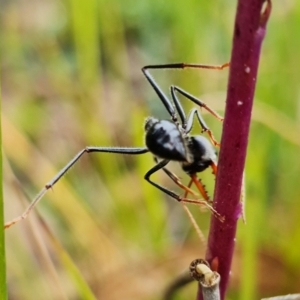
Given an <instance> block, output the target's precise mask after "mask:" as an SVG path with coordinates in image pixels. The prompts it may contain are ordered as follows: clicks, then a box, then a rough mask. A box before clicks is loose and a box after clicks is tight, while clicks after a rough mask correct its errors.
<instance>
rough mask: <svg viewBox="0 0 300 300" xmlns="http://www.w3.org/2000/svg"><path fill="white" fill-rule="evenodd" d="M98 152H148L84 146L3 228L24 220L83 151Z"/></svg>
mask: <svg viewBox="0 0 300 300" xmlns="http://www.w3.org/2000/svg"><path fill="white" fill-rule="evenodd" d="M92 152H100V153H116V154H129V155H139V154H144V153H147V152H149V150H148V149H147V148H126V147H115V148H114V147H86V148H84V149H83V150H81V151H80V152H78V153H77V154H76V155H75V156H74V158H73V159H72V160H71V161H70V162H69V163H68V164H67V165H66V166H65V167H63V168H62V169H61V170H60V171H59V172H58V173H57V174H56V175H55V176H54V177H53V178H52V179H51V180H50V181H49V182H48V183H47V184H46V185H45V186H44V188H43V189H42V190H41V191H40V192H39V193H38V194H37V195H36V197H35V198H34V199H33V201H32V202H31V204H30V205H29V206H28V207H27V209H26V210H25V211H24V212H23V214H22V215H20V216H18V217H16V218H15V219H13V220H11V221H10V222H7V223H5V225H4V228H5V229H6V228H9V227H10V226H12V225H14V224H16V223H18V222H20V221H22V220H24V219H26V218H27V216H28V215H29V213H30V211H31V210H32V209H33V208H34V207H35V206H36V205H37V204H38V202H39V201H40V200H41V199H42V198H43V196H44V195H45V194H46V192H47V191H48V190H49V189H51V188H52V187H53V186H54V185H55V184H56V183H57V182H58V181H59V180H60V179H61V178H62V177H63V176H64V175H65V174H66V173H67V171H68V170H69V169H70V168H71V167H72V166H74V165H75V164H76V162H77V161H78V160H79V159H80V158H81V157H82V156H83V154H85V153H92Z"/></svg>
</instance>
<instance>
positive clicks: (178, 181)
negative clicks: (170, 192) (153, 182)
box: [154, 157, 198, 198]
mask: <svg viewBox="0 0 300 300" xmlns="http://www.w3.org/2000/svg"><path fill="white" fill-rule="evenodd" d="M154 160H155V162H156V163H158V159H157V158H156V157H154ZM162 170H163V171H164V172H165V173H166V174H167V176H168V177H169V178H171V179H172V180H173V181H174V183H175V184H177V185H178V186H179V187H181V188H182V189H183V190H184V191H185V195H186V196H187V195H188V194H192V195H193V196H198V194H196V193H195V192H194V191H193V190H191V189H190V187H187V186H186V185H184V184H183V183H182V182H181V181H180V179H179V177H178V176H177V175H176V174H174V173H173V172H171V171H170V170H168V169H167V168H165V167H163V168H162ZM186 196H185V198H186Z"/></svg>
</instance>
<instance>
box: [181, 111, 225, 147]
mask: <svg viewBox="0 0 300 300" xmlns="http://www.w3.org/2000/svg"><path fill="white" fill-rule="evenodd" d="M194 115H196V116H197V118H198V121H199V124H200V126H201V128H202V132H207V134H208V136H209V138H210V140H211V142H212V143H213V145H214V146H218V147H220V143H219V142H217V140H216V139H215V137H214V135H213V133H212V131H211V130H210V129H209V128H208V126H207V125H206V123H205V121H204V119H203V118H202V115H201V114H200V112H199V111H198V110H197V109H196V108H193V109H192V110H191V111H190V114H189V116H188V119H187V122H186V128H185V129H186V132H188V133H189V132H190V131H191V130H192V127H193V123H194V122H193V118H194Z"/></svg>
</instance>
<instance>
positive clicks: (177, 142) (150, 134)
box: [145, 117, 189, 162]
mask: <svg viewBox="0 0 300 300" xmlns="http://www.w3.org/2000/svg"><path fill="white" fill-rule="evenodd" d="M145 131H146V135H145V143H146V146H147V148H148V149H149V151H150V152H151V153H153V154H154V155H155V156H157V157H159V158H163V159H168V160H174V161H181V162H184V161H188V160H189V150H188V147H187V145H186V141H185V138H184V137H183V134H182V133H181V132H180V130H179V128H178V126H177V125H176V124H175V123H173V122H172V121H169V120H158V119H156V118H153V117H149V118H147V119H146V121H145Z"/></svg>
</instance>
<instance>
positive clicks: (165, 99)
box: [142, 63, 230, 123]
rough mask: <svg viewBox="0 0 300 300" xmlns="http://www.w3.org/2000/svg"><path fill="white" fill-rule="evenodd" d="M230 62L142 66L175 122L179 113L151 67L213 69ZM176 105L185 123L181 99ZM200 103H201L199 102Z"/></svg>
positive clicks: (227, 65)
mask: <svg viewBox="0 0 300 300" xmlns="http://www.w3.org/2000/svg"><path fill="white" fill-rule="evenodd" d="M229 65H230V63H225V64H223V65H204V64H187V63H172V64H161V65H148V66H144V67H143V68H142V72H143V74H144V75H145V77H146V79H147V80H148V82H149V83H150V85H151V86H152V87H153V89H154V90H155V92H156V94H157V95H158V97H159V99H160V100H161V101H162V103H163V104H164V106H165V108H166V109H167V111H168V113H169V114H170V116H171V118H172V120H173V122H174V123H177V122H178V120H177V115H176V111H175V109H174V107H173V105H172V102H171V101H170V100H169V99H168V97H167V96H166V95H165V93H164V92H163V91H162V90H161V88H160V87H159V85H158V84H157V83H156V81H155V80H154V78H153V77H152V76H151V74H150V73H149V69H152V70H153V69H185V68H197V69H211V70H223V69H224V68H226V67H229ZM174 104H175V107H176V109H177V112H178V114H179V117H180V119H181V122H182V123H184V122H185V120H186V116H185V113H184V110H183V108H182V106H181V104H180V102H179V101H176V102H175V101H174ZM197 104H199V103H197Z"/></svg>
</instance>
